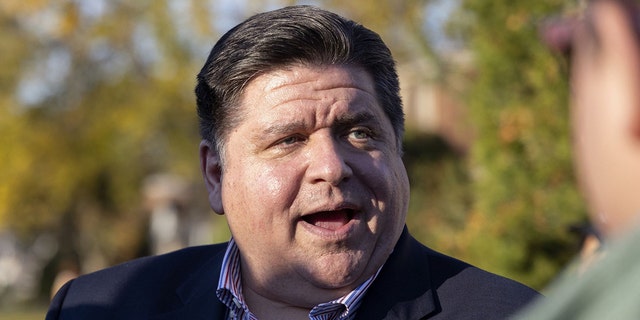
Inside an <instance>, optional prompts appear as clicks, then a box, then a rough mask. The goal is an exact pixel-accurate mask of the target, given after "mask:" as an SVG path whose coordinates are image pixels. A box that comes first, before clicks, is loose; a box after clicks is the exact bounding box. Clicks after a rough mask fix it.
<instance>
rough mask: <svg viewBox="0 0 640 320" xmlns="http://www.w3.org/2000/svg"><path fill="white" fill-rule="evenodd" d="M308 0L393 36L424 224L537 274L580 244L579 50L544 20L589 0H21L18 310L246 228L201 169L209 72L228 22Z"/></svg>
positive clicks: (8, 118) (5, 142)
mask: <svg viewBox="0 0 640 320" xmlns="http://www.w3.org/2000/svg"><path fill="white" fill-rule="evenodd" d="M290 4H314V5H319V6H321V7H323V8H326V9H330V10H332V11H335V12H337V13H340V14H342V15H345V16H347V17H350V18H352V19H354V20H356V21H359V22H361V23H362V24H364V25H366V26H368V27H369V28H371V29H373V30H374V31H376V32H378V33H379V34H380V35H381V36H382V38H383V39H384V40H385V42H387V44H388V45H389V46H390V47H391V49H392V51H393V53H394V56H395V58H396V60H397V62H398V67H399V73H400V77H401V85H402V95H403V98H404V101H405V108H406V114H407V136H406V139H405V148H406V155H405V162H406V165H407V169H408V171H409V176H410V180H411V184H412V194H411V197H412V200H411V204H410V213H409V217H408V226H409V229H410V230H411V231H412V232H413V234H414V235H415V236H416V237H417V238H419V239H420V240H421V241H422V242H424V243H426V244H427V245H429V246H431V247H432V248H434V249H437V250H440V251H442V252H445V253H447V254H450V255H453V256H455V257H457V258H460V259H463V260H465V261H468V262H470V263H472V264H475V265H477V266H479V267H482V268H485V269H488V270H490V271H492V272H495V273H498V274H501V275H504V276H507V277H511V278H514V279H516V280H518V281H521V282H524V283H526V284H528V285H530V286H532V287H534V288H537V289H542V288H544V286H545V285H546V284H547V283H548V282H549V281H550V280H551V279H552V278H553V277H554V276H555V275H557V273H558V272H559V270H560V269H562V268H563V267H565V266H566V265H567V263H568V262H569V261H570V260H571V259H572V258H573V257H575V256H576V255H577V254H578V252H579V250H580V246H581V244H582V241H583V237H584V230H586V227H585V226H584V222H585V221H586V219H585V216H586V214H585V208H584V206H583V203H582V199H581V198H580V196H579V194H578V192H577V188H576V183H575V181H574V176H573V172H572V167H571V164H572V163H571V150H570V137H569V134H568V133H569V128H568V109H567V107H566V106H567V98H568V88H567V65H566V61H564V60H563V59H562V57H559V56H554V55H553V54H552V53H551V52H550V51H549V50H548V49H547V48H546V47H545V46H544V45H543V44H542V42H541V40H540V34H539V32H540V26H541V24H543V23H544V22H545V21H547V20H548V19H550V17H554V16H557V15H561V14H564V13H567V12H571V11H572V10H575V8H577V7H578V3H577V0H576V1H566V0H520V1H516V2H514V1H511V0H394V1H391V0H389V1H372V0H350V1H341V0H335V1H333V0H324V1H323V0H317V1H312V0H309V1H285V0H262V1H261V0H203V1H197V0H193V1H189V0H156V1H153V0H136V1H126V0H86V1H84V0H75V1H72V0H67V1H63V0H59V1H54V0H3V1H2V2H0V65H1V68H0V318H3V319H4V318H11V319H42V318H43V317H44V313H45V310H46V307H47V304H48V301H49V299H50V297H51V292H52V290H56V289H57V288H58V287H59V285H60V284H61V283H62V282H64V281H65V280H68V279H69V278H71V277H74V276H76V275H78V274H82V273H86V272H91V271H94V270H96V269H99V268H103V267H106V266H109V265H113V264H116V263H120V262H123V261H125V260H129V259H132V258H135V257H139V256H143V255H150V254H158V253H162V252H166V251H170V250H174V249H177V248H180V247H184V246H189V245H198V244H206V243H212V242H220V241H225V240H228V238H229V232H228V230H227V227H226V224H225V222H224V219H223V218H221V217H218V216H216V215H214V213H213V212H212V211H211V210H210V209H209V206H208V203H207V199H206V195H205V190H204V185H203V183H202V182H201V177H200V172H199V163H198V143H199V137H198V125H197V119H196V113H195V99H194V94H193V88H194V86H195V75H196V74H197V72H198V71H199V69H200V67H201V66H202V65H203V64H204V61H205V59H206V57H207V55H208V53H209V50H210V49H211V47H212V46H213V44H214V43H215V41H216V40H217V39H218V38H219V36H220V35H221V34H222V33H224V32H225V31H227V30H228V29H229V28H231V27H232V26H234V25H235V24H237V23H239V22H240V21H242V20H244V19H245V18H247V17H248V16H249V15H251V14H254V13H257V12H260V11H264V10H269V9H275V8H278V7H281V6H284V5H290Z"/></svg>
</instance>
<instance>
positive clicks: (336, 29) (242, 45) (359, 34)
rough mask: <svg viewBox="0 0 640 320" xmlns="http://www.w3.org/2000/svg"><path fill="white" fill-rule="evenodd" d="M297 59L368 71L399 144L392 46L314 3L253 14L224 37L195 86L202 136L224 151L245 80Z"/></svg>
mask: <svg viewBox="0 0 640 320" xmlns="http://www.w3.org/2000/svg"><path fill="white" fill-rule="evenodd" d="M294 64H305V65H319V66H321V65H340V64H343V65H355V66H359V67H362V68H363V69H364V70H365V71H367V72H368V73H369V74H370V75H371V76H372V77H373V80H374V83H375V84H374V85H375V90H376V94H377V98H378V101H379V103H380V105H381V106H382V108H383V109H384V112H385V113H386V115H387V116H388V117H389V120H390V121H391V124H392V125H393V128H394V131H395V134H396V138H397V140H398V150H399V151H400V150H401V145H402V144H401V140H402V136H403V133H404V114H403V111H402V100H401V98H400V94H399V90H400V89H399V82H398V75H397V73H396V69H395V62H394V61H393V57H392V56H391V51H390V50H389V48H387V46H386V45H385V44H384V42H383V41H382V39H381V38H380V36H378V35H377V34H376V33H375V32H373V31H371V30H369V29H367V28H365V27H363V26H362V25H360V24H358V23H356V22H354V21H351V20H348V19H345V18H343V17H341V16H339V15H337V14H334V13H332V12H328V11H325V10H322V9H319V8H316V7H312V6H291V7H285V8H282V9H278V10H274V11H269V12H265V13H260V14H257V15H254V16H252V17H250V18H249V19H247V20H245V21H244V22H242V23H240V24H239V25H237V26H236V27H234V28H233V29H231V30H230V31H228V32H227V33H226V34H225V35H223V36H222V38H220V40H219V41H218V42H217V43H216V44H215V46H214V47H213V49H212V50H211V53H210V54H209V57H208V58H207V61H206V63H205V65H204V67H203V68H202V70H201V71H200V73H199V74H198V84H197V86H196V89H195V92H196V100H197V106H198V116H199V119H200V134H201V135H202V138H203V139H205V140H207V141H209V142H211V143H215V147H216V149H217V150H218V152H220V153H221V154H222V153H223V148H224V143H225V141H226V138H227V134H228V133H229V132H230V130H231V129H233V128H234V126H236V125H237V123H238V121H240V118H239V117H240V114H239V112H238V111H237V110H236V109H237V107H238V102H239V99H240V96H241V95H242V93H243V92H244V88H245V86H246V85H247V84H248V83H249V81H251V80H252V79H254V78H255V77H257V76H259V75H261V74H264V73H268V72H270V71H273V70H277V69H283V68H286V67H288V66H291V65H294Z"/></svg>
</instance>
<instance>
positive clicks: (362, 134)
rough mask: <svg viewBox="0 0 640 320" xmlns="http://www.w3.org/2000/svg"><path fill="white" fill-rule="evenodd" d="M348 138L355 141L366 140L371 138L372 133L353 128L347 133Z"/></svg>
mask: <svg viewBox="0 0 640 320" xmlns="http://www.w3.org/2000/svg"><path fill="white" fill-rule="evenodd" d="M349 138H352V139H356V140H367V139H371V138H372V132H371V130H369V129H366V128H355V129H353V130H351V131H350V132H349Z"/></svg>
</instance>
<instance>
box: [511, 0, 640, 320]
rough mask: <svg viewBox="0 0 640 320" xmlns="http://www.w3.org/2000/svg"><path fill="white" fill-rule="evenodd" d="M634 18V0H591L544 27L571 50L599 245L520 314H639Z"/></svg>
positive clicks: (581, 172) (579, 143) (576, 127)
mask: <svg viewBox="0 0 640 320" xmlns="http://www.w3.org/2000/svg"><path fill="white" fill-rule="evenodd" d="M639 21H640V11H639V7H638V4H637V2H632V1H621V0H598V1H593V2H591V3H590V4H589V7H588V8H587V10H586V12H585V13H584V16H583V17H581V18H580V19H579V20H577V21H573V22H570V23H568V24H564V25H561V24H560V25H556V28H555V29H554V28H553V27H552V28H550V29H549V30H548V33H547V35H548V36H550V38H548V39H550V40H551V44H552V46H553V47H555V48H561V49H562V48H564V49H570V50H567V51H570V52H571V53H572V58H571V68H572V71H571V90H572V101H571V111H572V121H573V135H574V141H575V146H574V151H575V156H576V166H577V172H578V177H579V180H580V183H581V186H582V187H583V190H584V194H585V196H586V199H587V201H588V205H589V209H590V212H591V221H592V222H593V223H594V224H595V225H596V226H597V228H598V229H599V231H600V232H601V233H602V234H603V236H604V249H603V250H602V252H601V253H600V254H599V260H598V261H595V262H593V263H592V264H591V266H590V267H589V268H588V270H587V271H585V272H584V273H582V274H578V275H576V274H567V275H565V276H563V277H561V278H560V279H559V280H558V281H557V282H556V283H554V284H553V285H552V286H551V288H550V290H549V295H548V297H547V298H546V299H544V300H542V301H540V302H539V303H536V304H535V305H533V306H532V307H531V308H530V309H528V310H527V312H526V313H525V314H523V315H521V316H520V318H522V319H616V320H621V319H622V320H624V319H640V225H639V223H640V33H639V29H638V28H639V26H640V25H639V24H638V22H639ZM558 26H559V28H558Z"/></svg>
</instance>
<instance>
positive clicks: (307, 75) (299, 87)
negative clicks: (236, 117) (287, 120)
mask: <svg viewBox="0 0 640 320" xmlns="http://www.w3.org/2000/svg"><path fill="white" fill-rule="evenodd" d="M342 102H345V103H346V104H356V105H361V104H376V105H377V95H376V92H375V86H374V82H373V79H372V77H371V76H370V74H369V73H368V72H366V71H365V70H364V69H362V68H360V67H355V66H344V65H340V66H306V65H292V66H288V67H286V68H280V69H277V70H273V71H270V72H267V73H264V74H262V75H259V76H258V77H256V78H254V79H253V80H251V81H250V82H249V83H248V85H247V86H246V87H245V90H244V92H243V93H242V95H241V97H240V103H239V106H240V112H241V113H243V114H244V115H245V116H246V115H247V114H251V113H254V112H262V113H266V112H272V111H276V110H275V109H277V108H282V107H293V106H297V107H298V108H303V107H305V106H313V107H316V108H319V107H322V106H331V105H334V104H340V103H342ZM298 108H294V110H295V109H298ZM294 110H289V111H294Z"/></svg>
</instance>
